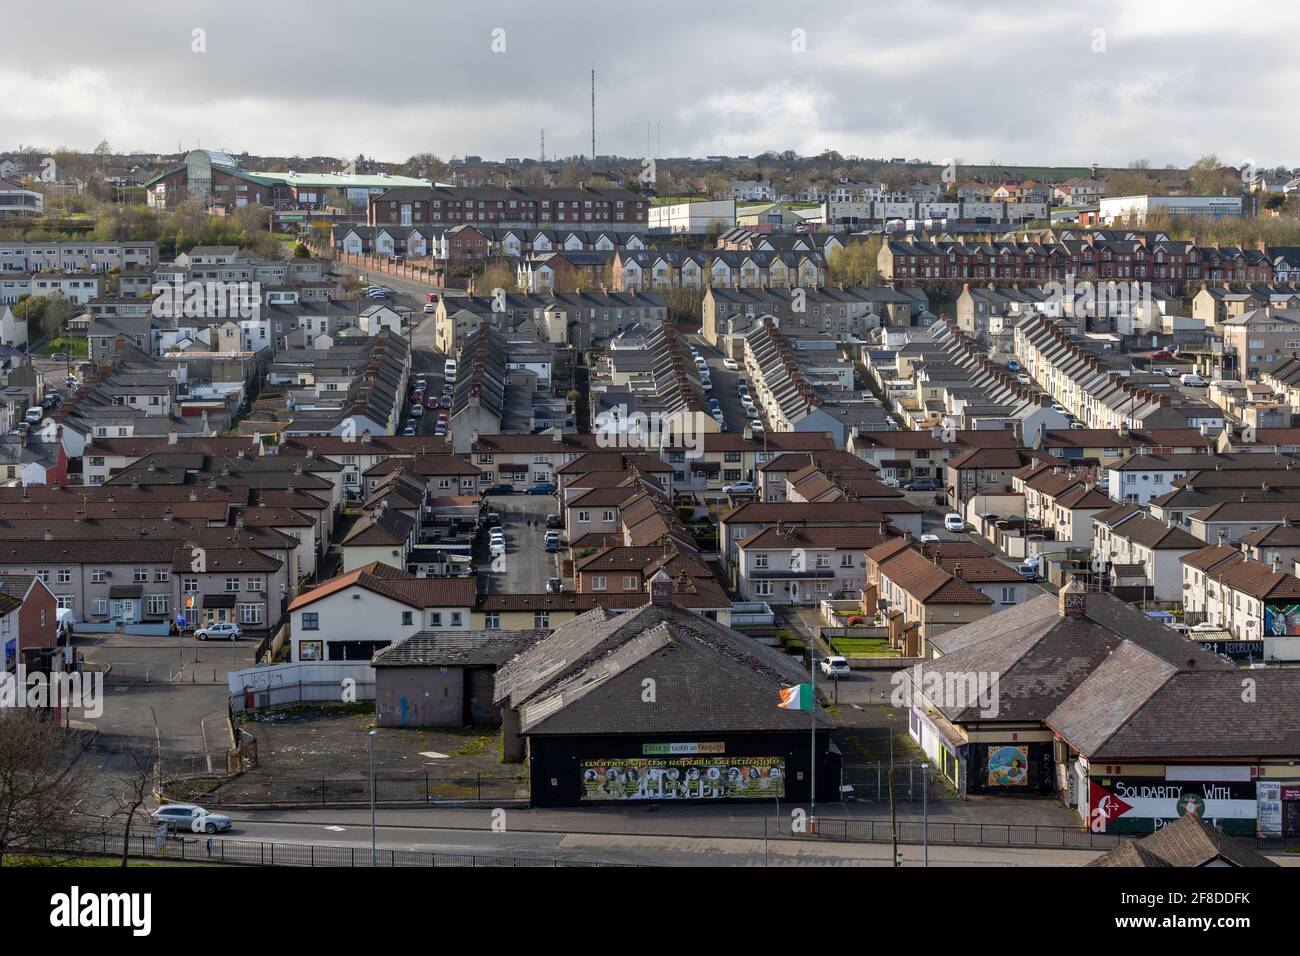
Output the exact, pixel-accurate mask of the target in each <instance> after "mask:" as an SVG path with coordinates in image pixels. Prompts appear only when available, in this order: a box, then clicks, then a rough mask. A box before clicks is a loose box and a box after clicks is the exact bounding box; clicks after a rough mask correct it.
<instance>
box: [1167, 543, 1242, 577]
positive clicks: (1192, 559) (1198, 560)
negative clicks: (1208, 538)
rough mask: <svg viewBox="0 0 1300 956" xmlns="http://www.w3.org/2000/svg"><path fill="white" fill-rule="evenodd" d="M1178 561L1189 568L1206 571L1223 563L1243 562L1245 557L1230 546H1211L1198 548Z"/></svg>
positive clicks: (1237, 549) (1238, 550)
mask: <svg viewBox="0 0 1300 956" xmlns="http://www.w3.org/2000/svg"><path fill="white" fill-rule="evenodd" d="M1179 560H1180V561H1181V562H1182V563H1183V564H1185V565H1187V566H1188V567H1189V568H1195V569H1196V570H1198V571H1208V570H1209V569H1210V568H1212V567H1214V566H1215V565H1217V564H1220V563H1221V562H1224V561H1245V560H1246V556H1245V555H1244V554H1242V553H1241V550H1240V549H1239V548H1236V547H1233V546H1232V545H1230V544H1212V545H1209V546H1208V547H1203V548H1198V549H1197V550H1195V551H1193V552H1192V553H1191V554H1185V555H1183V556H1182V557H1181V558H1179Z"/></svg>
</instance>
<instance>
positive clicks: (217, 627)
mask: <svg viewBox="0 0 1300 956" xmlns="http://www.w3.org/2000/svg"><path fill="white" fill-rule="evenodd" d="M241 633H242V632H241V631H240V630H239V625H238V624H236V623H234V622H233V621H222V622H221V623H219V624H209V625H208V626H207V627H201V628H199V629H198V630H197V631H195V632H194V636H195V637H197V638H198V639H199V640H200V641H237V640H239V635H240V634H241Z"/></svg>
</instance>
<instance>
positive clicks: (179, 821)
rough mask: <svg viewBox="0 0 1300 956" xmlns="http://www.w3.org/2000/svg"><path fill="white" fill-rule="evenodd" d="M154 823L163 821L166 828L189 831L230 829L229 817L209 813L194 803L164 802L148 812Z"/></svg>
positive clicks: (208, 831) (211, 831) (205, 831)
mask: <svg viewBox="0 0 1300 956" xmlns="http://www.w3.org/2000/svg"><path fill="white" fill-rule="evenodd" d="M149 816H150V818H151V819H152V820H153V822H154V823H163V824H166V825H167V829H169V830H175V831H176V832H178V833H179V832H181V831H183V830H188V831H189V832H190V833H216V832H217V831H218V830H229V829H230V817H228V816H224V815H223V814H220V813H209V812H208V811H207V810H205V809H203V808H202V807H201V806H199V805H198V804H195V803H165V804H163V805H162V806H161V807H159V808H158V809H157V810H155V811H154V812H153V813H151V814H149Z"/></svg>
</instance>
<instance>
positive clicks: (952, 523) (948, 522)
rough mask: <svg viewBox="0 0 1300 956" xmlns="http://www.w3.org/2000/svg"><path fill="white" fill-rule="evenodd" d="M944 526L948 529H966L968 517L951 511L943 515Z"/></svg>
mask: <svg viewBox="0 0 1300 956" xmlns="http://www.w3.org/2000/svg"><path fill="white" fill-rule="evenodd" d="M943 526H944V528H945V529H946V530H948V531H965V530H966V519H965V518H963V517H962V516H961V515H959V514H957V512H955V511H950V512H948V513H947V514H946V515H944V516H943Z"/></svg>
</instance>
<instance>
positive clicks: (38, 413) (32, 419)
mask: <svg viewBox="0 0 1300 956" xmlns="http://www.w3.org/2000/svg"><path fill="white" fill-rule="evenodd" d="M44 414H45V410H44V409H41V408H29V409H27V412H26V414H24V415H23V418H24V419H25V420H26V421H27V424H29V425H35V424H37V423H38V422H39V421H40V420H41V418H42V417H43V416H44Z"/></svg>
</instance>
